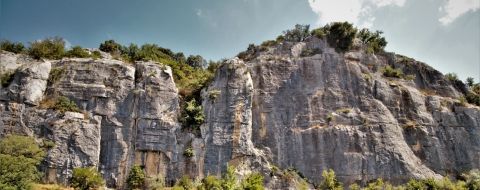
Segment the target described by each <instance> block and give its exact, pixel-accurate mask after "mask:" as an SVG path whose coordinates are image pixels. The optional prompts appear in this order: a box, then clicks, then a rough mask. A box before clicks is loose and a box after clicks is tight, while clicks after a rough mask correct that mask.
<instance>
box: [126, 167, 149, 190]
mask: <svg viewBox="0 0 480 190" xmlns="http://www.w3.org/2000/svg"><path fill="white" fill-rule="evenodd" d="M127 185H128V188H129V189H142V188H143V187H144V186H145V172H144V171H143V169H142V168H141V167H140V166H139V165H135V166H133V167H132V169H131V170H130V172H129V173H128V178H127Z"/></svg>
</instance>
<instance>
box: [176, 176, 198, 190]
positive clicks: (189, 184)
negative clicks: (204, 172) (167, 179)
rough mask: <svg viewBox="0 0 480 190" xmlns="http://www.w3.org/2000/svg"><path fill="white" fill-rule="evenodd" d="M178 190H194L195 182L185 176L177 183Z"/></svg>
mask: <svg viewBox="0 0 480 190" xmlns="http://www.w3.org/2000/svg"><path fill="white" fill-rule="evenodd" d="M174 188H177V189H180V188H183V190H192V189H193V188H194V185H193V181H192V179H190V177H188V176H186V175H184V176H182V178H180V180H178V181H177V183H176V184H175V187H174Z"/></svg>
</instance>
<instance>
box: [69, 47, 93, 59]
mask: <svg viewBox="0 0 480 190" xmlns="http://www.w3.org/2000/svg"><path fill="white" fill-rule="evenodd" d="M66 56H67V57H78V58H87V57H91V56H90V53H88V51H87V50H85V49H83V48H82V47H80V46H74V47H73V48H72V49H71V50H68V51H67V53H66Z"/></svg>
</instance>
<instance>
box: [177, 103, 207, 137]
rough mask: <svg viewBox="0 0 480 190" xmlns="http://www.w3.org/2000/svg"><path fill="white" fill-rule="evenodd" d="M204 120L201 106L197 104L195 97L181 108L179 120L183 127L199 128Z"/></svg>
mask: <svg viewBox="0 0 480 190" xmlns="http://www.w3.org/2000/svg"><path fill="white" fill-rule="evenodd" d="M204 120H205V115H204V114H203V107H202V106H201V105H198V104H197V101H196V100H195V99H192V100H190V101H188V102H187V103H186V105H185V107H184V109H183V112H182V118H181V121H182V123H183V126H184V127H189V128H190V129H192V130H198V129H200V126H201V125H202V124H203V122H204Z"/></svg>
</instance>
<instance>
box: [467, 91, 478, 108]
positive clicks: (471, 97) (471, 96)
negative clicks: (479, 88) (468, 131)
mask: <svg viewBox="0 0 480 190" xmlns="http://www.w3.org/2000/svg"><path fill="white" fill-rule="evenodd" d="M465 99H466V100H467V102H468V103H470V104H473V105H477V106H480V95H478V94H476V93H473V92H468V93H467V95H465Z"/></svg>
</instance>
